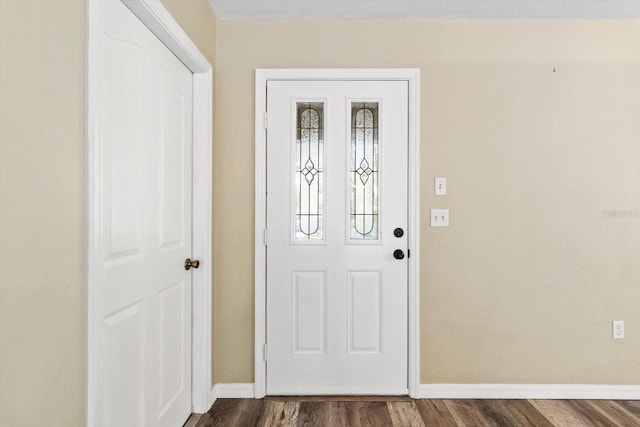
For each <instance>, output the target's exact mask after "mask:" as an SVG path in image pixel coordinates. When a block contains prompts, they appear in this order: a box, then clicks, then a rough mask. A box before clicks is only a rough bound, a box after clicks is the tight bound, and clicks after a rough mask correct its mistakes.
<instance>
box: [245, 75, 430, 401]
mask: <svg viewBox="0 0 640 427" xmlns="http://www.w3.org/2000/svg"><path fill="white" fill-rule="evenodd" d="M274 80H290V81H312V80H321V81H331V80H342V81H344V80H364V81H366V80H371V81H374V80H375V81H385V80H386V81H406V82H408V84H409V124H408V125H409V158H408V169H409V170H408V177H407V178H408V180H409V181H408V185H409V187H408V188H409V190H408V203H409V207H408V208H409V212H408V214H409V230H410V233H409V235H408V248H409V249H410V250H411V257H409V258H408V268H409V272H408V276H409V277H408V279H409V293H408V298H409V301H408V308H409V310H408V316H409V319H408V322H409V325H408V326H409V337H408V338H409V340H408V342H409V348H408V359H409V360H408V386H409V395H410V396H411V397H414V398H418V397H419V385H420V70H419V69H415V68H403V69H395V68H384V69H360V68H349V69H257V70H256V74H255V89H256V92H255V98H256V101H255V102H256V103H255V242H254V245H255V254H254V255H255V267H254V269H255V278H254V280H255V348H254V350H255V354H254V360H255V379H254V381H255V383H254V394H255V397H256V398H257V399H258V398H262V397H264V396H265V395H266V389H267V369H266V361H265V357H266V347H265V346H266V343H267V328H266V326H267V309H266V303H267V300H266V294H267V275H266V269H267V249H266V241H265V240H266V232H265V230H266V220H267V218H266V212H267V210H266V208H267V197H266V190H267V186H266V177H267V130H266V127H267V115H266V109H267V82H268V81H274Z"/></svg>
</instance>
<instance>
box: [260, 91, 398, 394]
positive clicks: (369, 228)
mask: <svg viewBox="0 0 640 427" xmlns="http://www.w3.org/2000/svg"><path fill="white" fill-rule="evenodd" d="M267 118H268V129H267V229H268V235H267V352H266V353H267V354H266V356H267V362H266V364H267V394H272V395H277V394H407V392H408V384H407V377H408V375H407V355H408V351H407V344H408V343H407V332H408V331H407V327H408V308H407V307H408V301H407V292H408V279H407V277H408V265H407V256H408V253H407V236H408V232H409V231H410V230H407V224H408V210H407V190H408V186H407V165H408V159H407V156H408V83H407V82H406V81H269V82H268V83H267Z"/></svg>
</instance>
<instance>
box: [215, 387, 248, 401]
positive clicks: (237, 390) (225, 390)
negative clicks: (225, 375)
mask: <svg viewBox="0 0 640 427" xmlns="http://www.w3.org/2000/svg"><path fill="white" fill-rule="evenodd" d="M254 396H255V393H254V388H253V383H229V384H222V383H219V384H215V385H214V386H213V389H212V390H211V397H212V399H211V400H212V401H213V402H215V401H216V399H231V398H240V399H253V398H254Z"/></svg>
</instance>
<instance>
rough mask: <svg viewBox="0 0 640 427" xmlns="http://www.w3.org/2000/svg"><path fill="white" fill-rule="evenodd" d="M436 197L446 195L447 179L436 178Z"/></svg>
mask: <svg viewBox="0 0 640 427" xmlns="http://www.w3.org/2000/svg"><path fill="white" fill-rule="evenodd" d="M435 185H436V196H446V195H447V178H445V177H439V178H436V184H435Z"/></svg>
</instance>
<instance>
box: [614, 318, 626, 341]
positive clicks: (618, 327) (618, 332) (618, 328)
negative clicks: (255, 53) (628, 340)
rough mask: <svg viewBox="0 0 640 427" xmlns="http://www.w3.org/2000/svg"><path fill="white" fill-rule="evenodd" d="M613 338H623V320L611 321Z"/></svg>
mask: <svg viewBox="0 0 640 427" xmlns="http://www.w3.org/2000/svg"><path fill="white" fill-rule="evenodd" d="M613 338H615V339H621V338H624V320H614V321H613Z"/></svg>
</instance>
